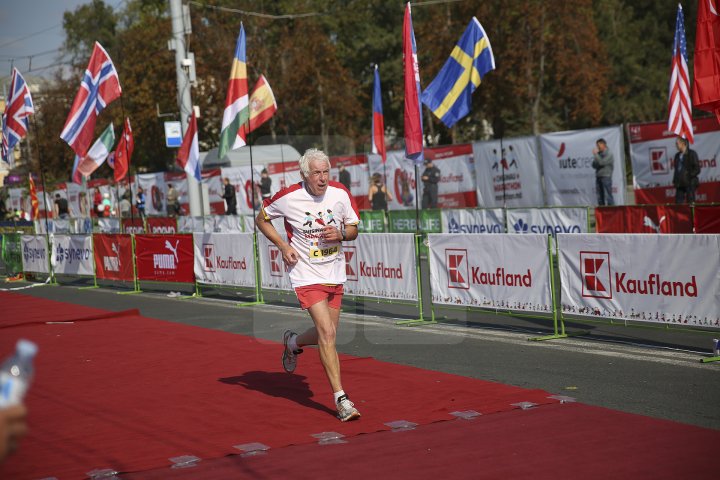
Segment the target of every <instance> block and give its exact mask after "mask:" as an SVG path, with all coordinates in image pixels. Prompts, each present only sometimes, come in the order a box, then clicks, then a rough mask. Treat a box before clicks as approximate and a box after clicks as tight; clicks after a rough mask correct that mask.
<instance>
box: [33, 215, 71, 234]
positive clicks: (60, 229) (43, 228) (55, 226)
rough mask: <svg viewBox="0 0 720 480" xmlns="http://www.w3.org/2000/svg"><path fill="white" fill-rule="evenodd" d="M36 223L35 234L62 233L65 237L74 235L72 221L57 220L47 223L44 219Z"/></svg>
mask: <svg viewBox="0 0 720 480" xmlns="http://www.w3.org/2000/svg"><path fill="white" fill-rule="evenodd" d="M34 223H35V233H60V234H64V235H67V234H70V233H72V232H71V224H70V220H61V219H59V218H57V219H54V220H47V221H45V219H44V218H43V219H42V220H35V222H34ZM48 230H49V232H48Z"/></svg>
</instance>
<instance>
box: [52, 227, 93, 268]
mask: <svg viewBox="0 0 720 480" xmlns="http://www.w3.org/2000/svg"><path fill="white" fill-rule="evenodd" d="M50 244H51V245H52V257H51V258H50V261H51V262H52V266H53V271H54V272H55V273H60V274H68V275H93V274H94V273H95V269H94V268H93V242H92V235H52V236H51V237H50Z"/></svg>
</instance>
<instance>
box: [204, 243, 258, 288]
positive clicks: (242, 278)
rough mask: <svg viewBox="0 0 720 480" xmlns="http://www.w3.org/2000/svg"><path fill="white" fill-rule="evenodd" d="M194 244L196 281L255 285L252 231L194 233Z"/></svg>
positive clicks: (245, 285)
mask: <svg viewBox="0 0 720 480" xmlns="http://www.w3.org/2000/svg"><path fill="white" fill-rule="evenodd" d="M193 247H194V250H195V278H196V279H197V281H198V282H200V283H209V284H213V285H233V286H238V287H255V262H254V260H253V259H254V256H253V235H252V233H194V234H193Z"/></svg>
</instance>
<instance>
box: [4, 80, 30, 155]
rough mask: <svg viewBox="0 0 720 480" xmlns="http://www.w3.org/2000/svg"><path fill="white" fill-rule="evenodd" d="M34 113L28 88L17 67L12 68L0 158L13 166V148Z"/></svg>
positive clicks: (25, 130)
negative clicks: (0, 156)
mask: <svg viewBox="0 0 720 480" xmlns="http://www.w3.org/2000/svg"><path fill="white" fill-rule="evenodd" d="M33 113H35V109H34V107H33V102H32V97H31V96H30V89H29V88H28V86H27V83H25V79H24V78H23V76H22V75H20V72H19V71H18V69H17V68H13V71H12V79H11V80H10V92H9V93H8V98H7V108H6V109H5V113H4V114H3V116H2V136H3V138H2V159H3V160H4V161H5V162H7V163H8V164H9V165H10V166H11V167H12V166H14V164H15V162H14V161H13V155H12V153H13V150H14V149H15V145H17V144H18V142H19V141H20V140H22V139H23V138H24V137H25V136H26V135H27V133H28V117H29V116H30V115H31V114H33Z"/></svg>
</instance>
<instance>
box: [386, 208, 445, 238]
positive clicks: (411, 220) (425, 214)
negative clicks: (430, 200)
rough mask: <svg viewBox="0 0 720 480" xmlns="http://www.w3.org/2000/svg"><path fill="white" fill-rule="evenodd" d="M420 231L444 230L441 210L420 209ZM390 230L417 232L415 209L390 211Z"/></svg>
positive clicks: (437, 231) (393, 231)
mask: <svg viewBox="0 0 720 480" xmlns="http://www.w3.org/2000/svg"><path fill="white" fill-rule="evenodd" d="M417 214H419V217H420V232H422V233H440V232H442V217H441V215H440V210H436V209H434V210H420V211H419V212H417ZM388 230H389V231H390V233H416V231H417V215H416V212H415V211H414V210H405V211H393V212H388Z"/></svg>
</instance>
